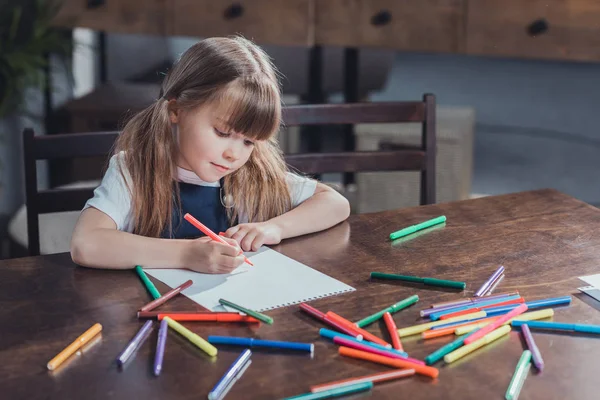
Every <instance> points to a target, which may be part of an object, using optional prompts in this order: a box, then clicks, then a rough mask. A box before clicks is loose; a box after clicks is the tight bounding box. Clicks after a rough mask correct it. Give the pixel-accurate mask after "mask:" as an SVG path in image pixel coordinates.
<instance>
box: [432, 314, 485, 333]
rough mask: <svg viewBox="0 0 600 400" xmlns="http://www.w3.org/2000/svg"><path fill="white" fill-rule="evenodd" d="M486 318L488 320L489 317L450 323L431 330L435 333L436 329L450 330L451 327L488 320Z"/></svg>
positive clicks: (433, 327)
mask: <svg viewBox="0 0 600 400" xmlns="http://www.w3.org/2000/svg"><path fill="white" fill-rule="evenodd" d="M482 311H485V310H482ZM486 318H488V317H487V316H485V317H479V318H472V319H465V320H463V321H456V322H448V323H447V324H442V325H436V326H432V327H431V329H430V330H432V331H435V330H436V329H444V328H450V327H451V326H456V325H462V324H466V323H469V322H477V321H480V320H482V319H486Z"/></svg>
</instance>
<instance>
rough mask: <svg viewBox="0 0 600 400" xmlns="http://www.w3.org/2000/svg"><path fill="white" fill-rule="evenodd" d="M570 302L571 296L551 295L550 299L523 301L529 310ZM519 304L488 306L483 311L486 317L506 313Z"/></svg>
mask: <svg viewBox="0 0 600 400" xmlns="http://www.w3.org/2000/svg"><path fill="white" fill-rule="evenodd" d="M570 303H571V296H563V297H553V298H550V299H542V300H534V301H527V302H525V304H527V309H528V310H531V309H533V308H544V307H550V306H560V305H563V304H570ZM519 305H520V304H511V305H509V306H503V307H494V308H488V309H486V310H484V311H485V313H486V315H487V316H488V317H493V316H496V315H502V314H506V313H507V312H509V311H511V310H513V309H515V308H517V307H518V306H519Z"/></svg>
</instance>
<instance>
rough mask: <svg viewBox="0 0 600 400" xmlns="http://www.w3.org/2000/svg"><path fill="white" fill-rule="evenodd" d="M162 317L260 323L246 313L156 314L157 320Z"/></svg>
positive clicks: (175, 319)
mask: <svg viewBox="0 0 600 400" xmlns="http://www.w3.org/2000/svg"><path fill="white" fill-rule="evenodd" d="M164 317H169V318H171V319H172V320H173V321H198V322H200V321H202V322H210V321H214V322H249V323H260V321H259V320H257V319H256V318H253V317H249V316H247V315H240V314H237V313H231V314H221V313H212V314H198V313H196V314H194V313H190V314H169V312H168V311H165V313H164V314H158V320H159V321H160V320H162V319H163V318H164Z"/></svg>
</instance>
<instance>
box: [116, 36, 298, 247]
mask: <svg viewBox="0 0 600 400" xmlns="http://www.w3.org/2000/svg"><path fill="white" fill-rule="evenodd" d="M171 99H175V100H176V104H177V107H178V108H179V109H187V110H189V109H193V108H195V107H199V106H202V105H203V104H209V103H210V104H217V105H218V107H219V108H220V109H221V110H222V111H224V113H223V114H222V115H226V116H228V120H227V121H226V122H227V125H228V128H230V129H231V130H232V131H234V132H240V133H243V134H244V135H245V136H247V137H248V138H250V139H254V140H256V142H255V146H254V150H253V151H252V154H251V156H250V159H249V160H248V162H246V164H244V166H242V167H241V168H240V169H238V170H237V171H235V172H233V173H231V174H229V175H227V176H226V177H225V180H224V187H223V192H224V194H225V197H226V198H228V199H231V200H232V203H233V204H232V205H233V206H232V207H230V208H228V209H227V214H228V218H229V222H230V223H232V224H233V223H234V222H235V221H236V220H237V219H238V217H239V216H240V213H242V214H243V215H246V216H247V217H248V221H249V222H260V221H265V220H268V219H270V218H273V217H275V216H277V215H281V214H283V213H285V212H286V211H288V210H289V209H290V208H291V199H290V193H289V190H288V187H287V184H286V171H287V167H286V164H285V161H284V159H283V156H282V153H281V150H280V149H279V146H278V144H277V141H276V139H275V134H276V133H277V131H278V130H279V128H280V124H281V95H280V86H279V81H278V76H277V72H276V70H275V68H274V66H273V64H272V63H271V60H270V58H269V57H268V56H267V54H266V53H264V51H263V50H261V49H260V48H259V47H258V46H256V45H255V44H253V43H252V42H250V41H249V40H247V39H244V38H241V37H231V38H210V39H205V40H202V41H200V42H198V43H196V44H195V45H194V46H192V47H191V48H190V49H188V50H187V51H186V52H185V53H183V55H182V56H181V58H180V59H179V60H178V61H177V62H176V63H175V64H174V66H173V68H172V69H171V70H170V71H169V72H168V74H167V75H166V77H165V79H164V81H163V83H162V88H161V98H160V99H158V100H157V101H156V102H155V103H154V104H152V105H150V106H149V107H148V108H146V109H145V110H143V111H141V112H140V113H138V114H137V115H135V116H134V117H133V118H132V119H131V120H130V121H129V122H128V123H127V124H126V126H125V128H124V129H123V132H122V133H121V135H119V139H118V140H117V143H116V146H115V153H119V152H121V151H124V163H123V164H124V167H125V170H126V171H127V173H128V174H129V176H130V178H129V179H130V183H128V187H129V191H130V194H131V198H132V202H131V203H132V211H133V221H134V232H135V233H137V234H139V235H144V236H151V237H158V236H160V234H161V233H162V232H163V231H164V229H165V228H166V227H168V228H169V231H170V230H171V229H172V226H171V218H172V215H173V207H174V205H175V206H179V207H180V204H181V202H180V198H179V191H178V187H177V185H175V184H174V178H173V177H174V176H175V172H176V165H175V160H176V156H177V152H178V147H177V142H176V139H175V137H174V135H173V129H172V126H171V122H170V120H169V112H168V101H169V100H171ZM121 174H122V175H123V176H124V177H125V174H124V171H123V169H122V170H121ZM129 179H127V180H126V181H129Z"/></svg>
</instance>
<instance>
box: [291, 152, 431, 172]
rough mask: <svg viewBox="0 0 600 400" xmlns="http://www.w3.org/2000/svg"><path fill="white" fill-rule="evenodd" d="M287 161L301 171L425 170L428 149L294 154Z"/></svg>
mask: <svg viewBox="0 0 600 400" xmlns="http://www.w3.org/2000/svg"><path fill="white" fill-rule="evenodd" d="M285 161H286V162H287V163H288V164H289V165H291V166H292V167H294V168H296V169H297V170H299V171H301V172H304V173H307V174H318V173H329V172H374V171H415V170H416V171H421V170H423V169H424V168H425V152H423V151H421V150H400V151H364V152H346V153H316V154H315V153H313V154H291V155H288V156H286V157H285Z"/></svg>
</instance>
